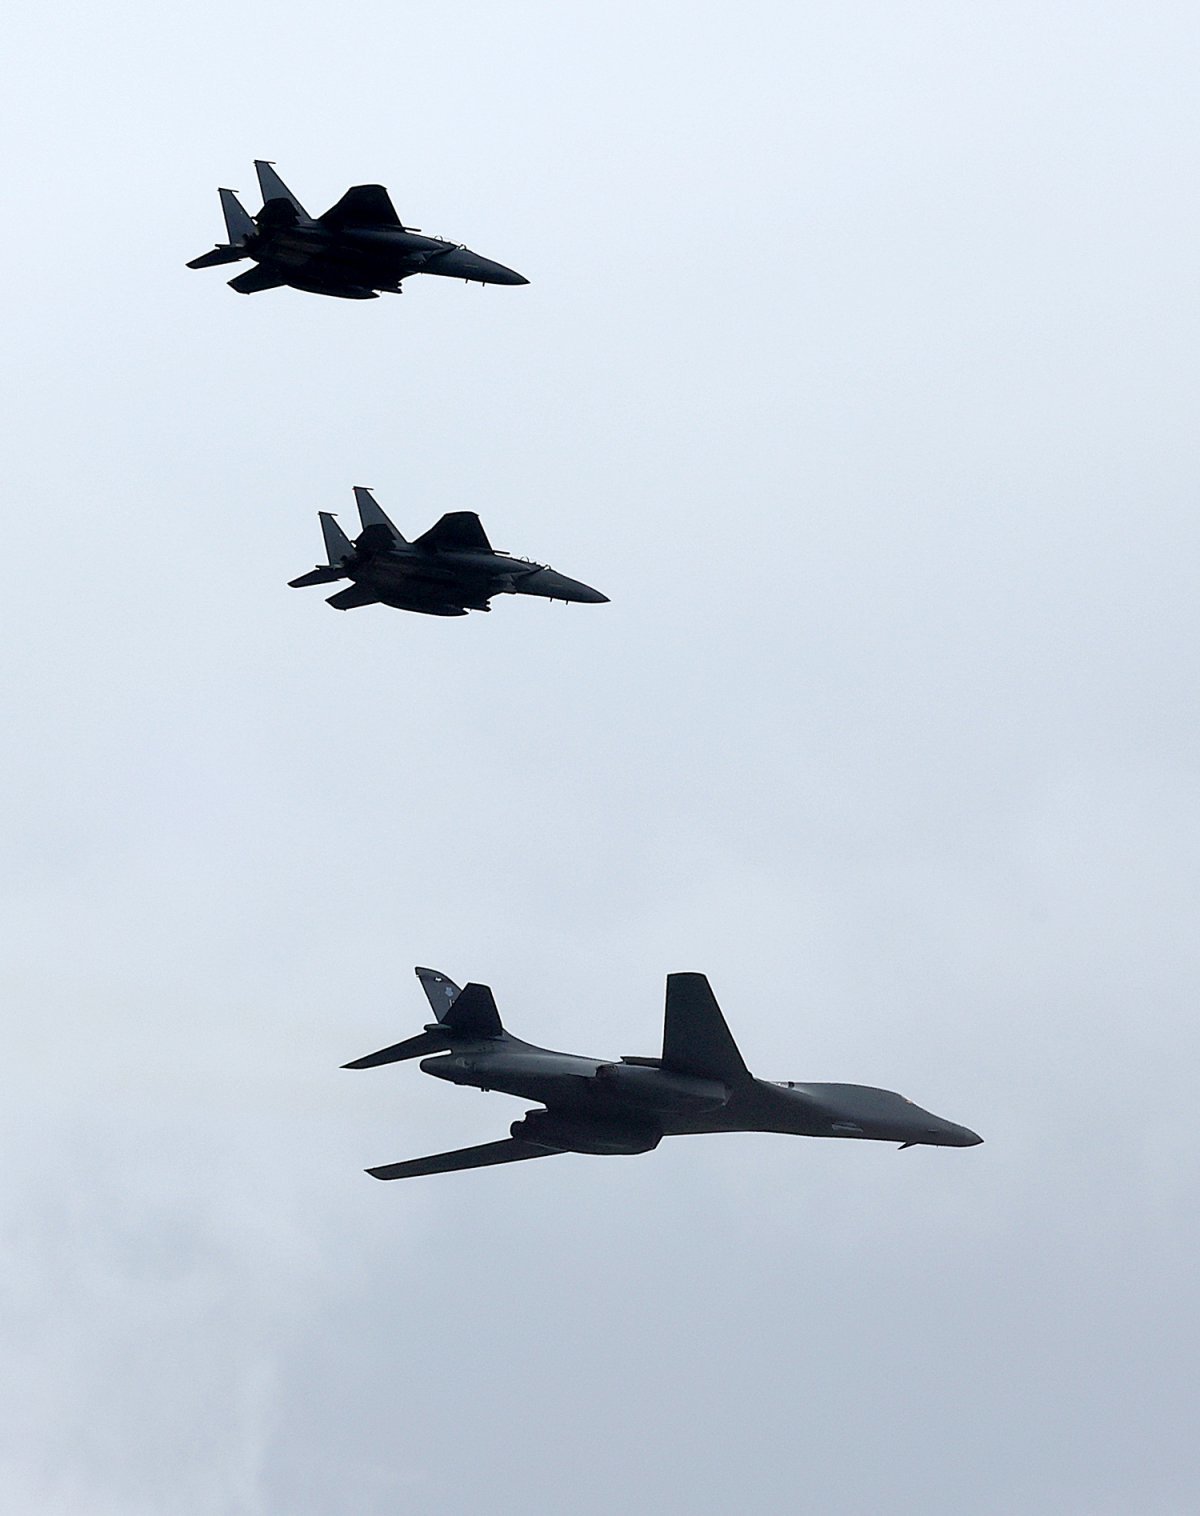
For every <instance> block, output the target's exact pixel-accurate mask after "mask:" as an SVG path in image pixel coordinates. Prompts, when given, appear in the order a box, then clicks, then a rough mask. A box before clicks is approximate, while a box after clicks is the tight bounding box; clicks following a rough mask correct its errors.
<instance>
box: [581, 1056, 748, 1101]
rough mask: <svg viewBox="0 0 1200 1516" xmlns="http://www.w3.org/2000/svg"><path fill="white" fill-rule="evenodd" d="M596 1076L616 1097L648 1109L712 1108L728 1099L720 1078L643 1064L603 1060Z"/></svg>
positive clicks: (726, 1088) (725, 1085) (726, 1090)
mask: <svg viewBox="0 0 1200 1516" xmlns="http://www.w3.org/2000/svg"><path fill="white" fill-rule="evenodd" d="M596 1078H597V1079H598V1080H599V1081H600V1083H601V1084H603V1085H604V1087H605V1089H606V1091H607V1093H609V1094H610V1095H613V1096H615V1097H616V1098H617V1099H618V1100H623V1101H626V1102H627V1103H628V1104H629V1105H636V1106H642V1107H643V1108H645V1109H646V1110H651V1111H673V1112H678V1111H711V1110H715V1109H716V1108H717V1107H718V1106H722V1105H724V1104H725V1103H726V1101H727V1100H728V1099H729V1086H728V1085H727V1084H724V1083H722V1081H721V1080H719V1079H701V1078H698V1077H697V1076H696V1075H694V1074H674V1073H671V1072H670V1071H669V1070H667V1069H661V1068H652V1067H649V1066H647V1065H645V1064H637V1063H602V1064H601V1065H600V1067H599V1068H598V1069H597V1070H596Z"/></svg>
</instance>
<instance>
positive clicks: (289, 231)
mask: <svg viewBox="0 0 1200 1516" xmlns="http://www.w3.org/2000/svg"><path fill="white" fill-rule="evenodd" d="M254 167H255V169H256V170H257V171H258V185H259V188H260V189H261V190H262V197H263V207H262V210H260V211H259V213H258V215H257V216H251V215H250V213H249V212H248V211H247V210H246V208H245V206H243V205H242V203H241V201H240V200H239V199H238V197H237V195H236V194H235V193H234V192H233V190H228V189H223V190H218V191H217V193H218V194H219V195H220V197H221V209H222V210H223V211H224V213H225V229H226V231H227V232H228V234H229V241H228V242H221V243H218V244H217V246H216V247H214V248H213V249H212V251H211V252H208V253H202V254H201V255H200V257H199V258H193V259H192V260H191V262H190V263H189V264H188V268H212V267H214V266H215V265H217V264H220V263H240V262H241V260H242V259H243V258H253V259H254V262H255V264H256V265H257V266H256V267H255V268H252V269H247V271H246V272H245V273H244V274H238V275H237V277H236V278H234V279H231V280H230V281H229V287H230V289H235V290H237V292H238V293H239V294H240V295H255V294H257V293H258V292H259V290H272V289H278V288H279V287H280V285H284V284H287V285H290V286H291V287H292V289H297V290H310V291H311V292H312V293H313V294H315V295H336V296H338V297H339V298H340V299H343V300H375V299H377V298H378V296H379V295H380V293H383V294H395V295H398V294H399V293H400V281H401V280H402V279H407V278H408V277H409V276H410V275H411V274H438V275H440V276H441V277H442V278H443V279H465V280H467V281H468V282H469V283H472V284H528V283H529V280H528V279H526V278H525V277H524V275H522V274H518V273H515V272H514V271H513V270H512V269H511V268H505V267H504V265H503V264H502V263H493V262H492V261H491V259H490V258H481V257H480V255H479V254H478V253H473V252H472V251H471V249H470V248H469V247H465V246H464V245H463V244H462V243H461V242H444V241H443V240H442V239H441V238H440V237H425V236H422V234H421V232H420V230H419V229H418V228H417V227H415V226H404V225H403V224H402V222H401V220H400V217H399V216H398V215H397V214H396V208H395V206H394V205H393V204H392V202H391V199H390V197H389V195H388V192H387V190H385V189H384V187H383V186H382V185H381V184H356V185H354V186H353V187H352V188H351V189H348V190H347V191H346V193H345V194H344V195H343V196H342V198H341V199H340V200H339V201H338V203H337V204H336V205H335V206H333V207H332V208H331V209H329V210H327V211H326V212H325V214H324V215H323V216H315V217H314V216H310V215H309V214H308V212H307V211H306V210H305V209H304V207H303V206H302V205H301V204H300V202H299V200H297V199H296V197H295V195H293V194H292V192H291V190H290V189H288V187H287V185H286V184H284V182H283V180H282V179H281V178H280V177H279V175H278V174H277V173H276V172H275V170H274V169H273V168H272V166H271V165H270V164H269V163H266V162H263V161H262V160H256V161H255V164H254Z"/></svg>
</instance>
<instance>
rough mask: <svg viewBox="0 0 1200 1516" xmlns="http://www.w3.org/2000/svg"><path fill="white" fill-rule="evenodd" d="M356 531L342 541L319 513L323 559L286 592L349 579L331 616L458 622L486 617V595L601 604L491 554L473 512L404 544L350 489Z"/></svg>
mask: <svg viewBox="0 0 1200 1516" xmlns="http://www.w3.org/2000/svg"><path fill="white" fill-rule="evenodd" d="M354 498H355V500H356V501H357V502H358V517H359V521H360V522H361V523H362V531H361V532H360V533H359V535H358V536H357V537H356V538H355V539H354V541H353V542H351V541H350V539H349V537H347V536H346V534H345V532H343V531H342V529H341V527H340V526H339V525H338V524H337V521H336V520H335V519H334V517H333V516H332V515H331V514H330V512H329V511H319V512H318V515H319V516H320V519H321V531H322V534H323V535H324V538H325V552H326V555H327V557H328V559H329V562H328V563H326V564H321V565H319V566H318V567H317V568H315V569H310V571H309V572H308V573H307V574H301V575H300V577H299V579H291V580H289V581H288V582H289V584H290V586H291V588H292V589H303V588H305V587H306V586H308V585H310V584H332V583H334V582H336V581H337V580H339V579H350V580H352V581H353V583H352V584H351V585H350V587H349V588H348V589H344V590H339V591H338V592H337V594H336V595H330V596H329V598H328V601H327V603H328V604H329V605H332V606H333V607H334V609H335V610H339V611H349V610H353V609H354V608H355V607H356V606H360V605H376V604H380V603H382V604H383V605H391V606H394V607H395V608H396V609H397V610H401V611H420V612H422V613H423V614H424V615H426V616H465V615H466V614H467V612H468V611H488V610H491V606H490V605H489V604H488V600H489V599H490V597H491V596H492V595H534V596H537V597H538V598H539V599H542V600H581V601H585V602H587V603H588V604H591V605H599V604H603V603H607V601H608V596H607V595H602V594H601V593H600V591H599V590H594V589H592V587H591V586H590V585H587V584H580V582H579V580H578V579H568V578H567V576H566V575H565V574H559V573H556V572H555V570H554V569H552V568H548V567H547V566H546V565H545V564H544V563H534V562H533V561H532V559H529V558H514V557H513V556H512V554H511V553H501V552H497V551H496V549H495V548H494V547H493V546H492V544H491V543H490V542H489V541H488V539H487V533H486V532H485V531H484V529H483V525H482V523H481V522H480V520H479V517H478V516H477V515H476V514H475V512H474V511H450V512H449V513H448V514H447V515H445V516H443V517H442V518H441V520H439V521H436V522H434V524H433V526H431V527H430V528H429V530H428V531H427V532H424V533H422V535H421V536H420V537H418V538H417V539H416V541H415V542H407V541H406V540H405V539H404V538H403V537H402V536H401V535H400V533H399V532H398V531H397V530H396V528H395V527H394V526H393V525H392V523H391V521H390V520H389V519H388V517H387V516H386V515H385V514H384V512H383V509H382V508H381V507H380V505H379V504H378V502H377V501H376V500H375V497H374V496H373V495H372V494H371V491H370V490H369V489H364V488H363V486H362V485H361V484H360V485H356V486H355V489H354Z"/></svg>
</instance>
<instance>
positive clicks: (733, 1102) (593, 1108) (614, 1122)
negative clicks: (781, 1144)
mask: <svg viewBox="0 0 1200 1516" xmlns="http://www.w3.org/2000/svg"><path fill="white" fill-rule="evenodd" d="M417 974H418V976H419V977H420V978H421V980H422V984H423V985H424V988H425V992H426V995H427V996H428V998H429V1001H430V1004H431V1005H432V1006H433V1008H434V1011H435V1013H436V1014H437V1016H438V1019H437V1021H435V1022H433V1023H431V1024H429V1025H427V1026H426V1027H425V1029H424V1031H423V1032H421V1033H420V1034H418V1035H417V1036H416V1037H410V1038H409V1039H408V1040H407V1041H405V1042H401V1043H397V1044H395V1045H394V1046H392V1047H389V1048H384V1049H382V1050H381V1051H380V1052H378V1053H371V1054H368V1055H367V1056H366V1057H365V1058H360V1059H356V1060H355V1061H354V1062H353V1063H350V1064H347V1065H346V1067H347V1068H373V1067H376V1066H378V1065H379V1064H383V1063H395V1062H400V1061H403V1060H406V1059H411V1058H421V1064H420V1067H421V1070H422V1072H423V1073H426V1074H431V1075H432V1076H433V1077H434V1078H435V1079H444V1080H446V1081H447V1082H448V1083H450V1084H463V1085H470V1086H472V1087H474V1088H475V1089H480V1090H498V1091H501V1092H502V1093H504V1094H506V1095H515V1096H518V1097H519V1098H521V1099H524V1100H534V1101H537V1102H539V1108H538V1109H535V1110H531V1111H527V1112H526V1113H525V1115H524V1116H523V1117H522V1118H521V1119H520V1120H518V1121H515V1122H513V1123H512V1125H511V1126H510V1128H509V1136H508V1138H507V1139H506V1140H501V1141H499V1142H491V1143H484V1144H483V1145H481V1146H479V1147H474V1148H463V1149H460V1150H458V1151H457V1152H453V1153H438V1154H434V1155H433V1156H431V1157H429V1158H416V1159H409V1160H406V1161H404V1162H401V1163H395V1164H386V1165H384V1166H382V1167H380V1168H373V1169H368V1170H367V1172H368V1173H369V1174H372V1175H373V1176H374V1177H375V1178H377V1179H406V1178H412V1177H415V1176H416V1175H419V1174H434V1173H443V1172H448V1171H450V1170H453V1169H463V1168H478V1167H482V1166H484V1165H487V1164H494V1163H512V1162H516V1161H518V1160H521V1159H526V1158H540V1157H546V1156H549V1155H550V1154H553V1153H564V1152H572V1153H646V1152H649V1151H651V1150H652V1149H653V1148H655V1147H657V1146H658V1144H659V1143H660V1142H661V1141H662V1139H663V1138H664V1137H669V1136H680V1135H684V1134H687V1133H699V1132H780V1133H790V1134H793V1135H796V1136H805V1137H845V1138H858V1139H861V1140H866V1141H875V1142H895V1143H899V1144H900V1146H902V1147H913V1146H926V1147H974V1146H975V1145H976V1144H977V1143H979V1142H980V1141H981V1139H980V1138H979V1137H978V1136H977V1134H976V1133H974V1132H972V1131H971V1130H970V1129H969V1128H967V1127H964V1126H959V1125H958V1124H957V1123H955V1122H953V1121H946V1120H945V1119H943V1118H942V1117H940V1116H935V1115H933V1114H932V1112H930V1111H926V1110H923V1109H922V1108H921V1107H920V1106H918V1105H914V1104H913V1102H912V1101H911V1100H906V1099H905V1098H904V1096H903V1095H898V1094H896V1093H895V1092H894V1091H892V1090H883V1089H876V1088H874V1087H873V1086H869V1085H858V1084H810V1083H803V1084H801V1083H797V1082H795V1081H783V1082H775V1081H770V1080H765V1079H757V1078H755V1077H754V1076H753V1075H752V1074H751V1073H750V1071H749V1070H748V1069H747V1068H746V1065H745V1063H744V1062H743V1061H742V1056H741V1054H740V1052H739V1051H738V1048H737V1045H736V1044H735V1042H734V1040H733V1037H732V1035H731V1034H730V1031H729V1028H728V1026H727V1025H726V1024H725V1019H724V1017H723V1016H722V1015H721V1010H720V1007H719V1006H718V1005H717V1002H716V999H715V997H714V996H713V993H712V990H711V988H710V987H709V983H708V980H707V979H706V978H705V977H704V975H703V974H670V975H668V976H667V1004H666V1017H665V1021H664V1030H663V1051H662V1054H661V1056H660V1057H656V1058H643V1057H625V1058H621V1059H619V1060H605V1059H598V1058H585V1057H580V1056H579V1055H577V1054H573V1053H558V1052H553V1051H552V1050H550V1049H548V1048H541V1047H535V1046H534V1045H533V1044H531V1043H528V1042H522V1041H521V1040H520V1039H519V1038H516V1037H514V1036H512V1034H511V1033H509V1032H507V1031H506V1030H505V1029H504V1027H503V1026H502V1025H501V1022H500V1017H499V1014H498V1012H497V1010H496V1005H495V1001H494V999H493V997H492V992H491V990H490V989H488V987H487V986H486V985H480V984H469V985H467V986H466V988H465V989H463V990H461V991H460V990H459V989H458V987H457V986H456V985H454V984H453V983H452V982H451V981H450V980H448V979H447V978H446V977H445V976H444V975H442V974H438V973H436V972H435V971H434V970H431V969H418V970H417ZM425 1055H428V1056H425Z"/></svg>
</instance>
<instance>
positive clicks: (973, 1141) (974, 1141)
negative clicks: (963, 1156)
mask: <svg viewBox="0 0 1200 1516" xmlns="http://www.w3.org/2000/svg"><path fill="white" fill-rule="evenodd" d="M953 1131H954V1135H953V1136H952V1138H951V1142H952V1143H953V1145H954V1146H955V1147H956V1148H977V1147H978V1146H979V1144H980V1143H981V1142H982V1141H983V1138H982V1137H981V1136H980V1135H979V1133H978V1132H973V1131H972V1130H971V1128H970V1127H969V1126H956V1127H955V1128H954V1129H953Z"/></svg>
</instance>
